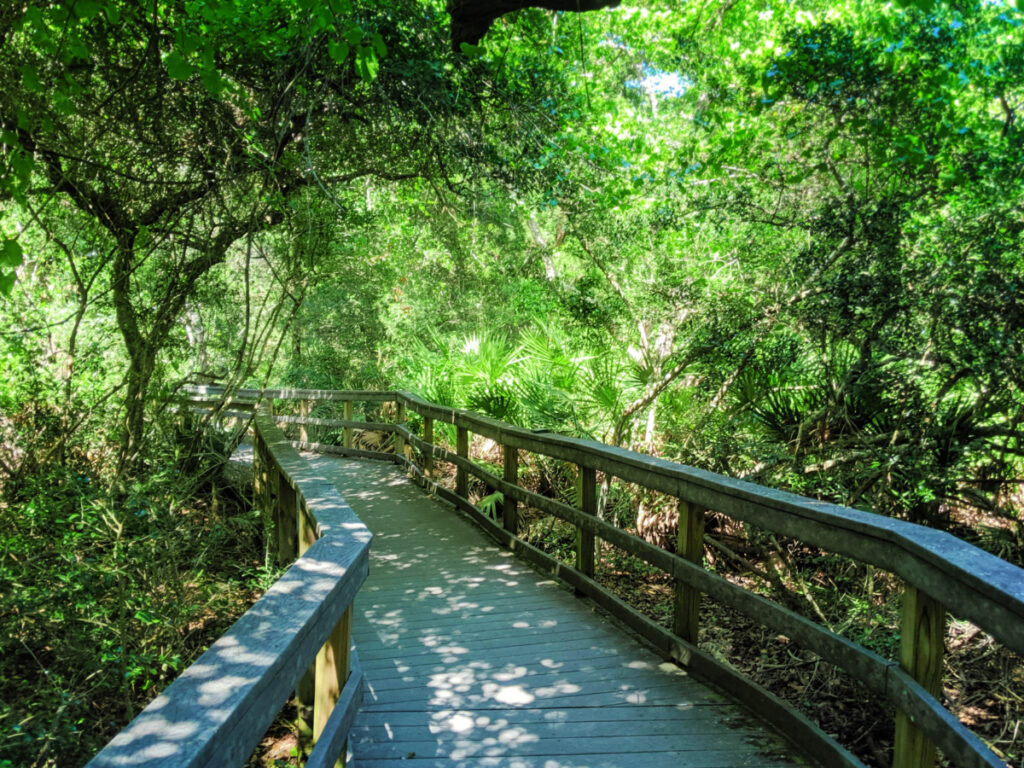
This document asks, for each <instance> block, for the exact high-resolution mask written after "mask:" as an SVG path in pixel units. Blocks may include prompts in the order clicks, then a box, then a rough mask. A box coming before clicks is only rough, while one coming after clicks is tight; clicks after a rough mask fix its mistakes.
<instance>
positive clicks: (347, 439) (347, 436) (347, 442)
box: [342, 400, 353, 448]
mask: <svg viewBox="0 0 1024 768" xmlns="http://www.w3.org/2000/svg"><path fill="white" fill-rule="evenodd" d="M344 406H345V421H352V401H351V400H346V401H345V402H344ZM352 434H353V429H352V427H345V432H344V439H343V441H342V445H344V446H345V447H346V448H351V447H352Z"/></svg>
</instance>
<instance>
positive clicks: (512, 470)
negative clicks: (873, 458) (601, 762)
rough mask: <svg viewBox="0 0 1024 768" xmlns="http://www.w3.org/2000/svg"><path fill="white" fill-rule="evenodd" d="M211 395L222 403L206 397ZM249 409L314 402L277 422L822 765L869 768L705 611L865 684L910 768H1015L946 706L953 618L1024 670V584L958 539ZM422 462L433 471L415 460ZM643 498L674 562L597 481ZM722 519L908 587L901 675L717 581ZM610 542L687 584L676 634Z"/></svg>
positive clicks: (440, 417) (283, 396)
mask: <svg viewBox="0 0 1024 768" xmlns="http://www.w3.org/2000/svg"><path fill="white" fill-rule="evenodd" d="M195 392H196V394H197V395H205V396H210V395H219V394H221V392H222V391H221V390H217V389H215V388H197V389H196V390H195ZM235 395H236V396H237V397H249V398H266V399H268V400H271V401H275V400H278V401H280V400H293V401H298V403H299V407H298V409H297V410H298V413H299V414H300V415H296V416H287V415H279V416H277V417H276V420H277V422H278V423H297V424H298V425H299V428H300V438H301V439H300V440H298V441H295V442H294V443H293V445H294V446H295V447H297V448H303V449H312V450H317V451H321V452H326V453H335V454H340V455H344V456H364V457H372V458H377V459H385V460H389V461H393V462H395V463H396V464H398V465H400V466H402V467H405V468H406V469H407V470H408V471H409V472H410V473H411V474H412V475H413V476H414V477H415V478H416V479H417V480H418V482H419V483H420V484H421V485H422V486H424V487H425V488H427V489H428V490H429V491H431V492H432V493H435V494H436V495H437V496H439V497H440V498H443V499H446V500H447V501H449V502H451V503H452V504H454V505H455V506H457V507H458V508H460V509H462V510H464V511H465V512H467V513H468V514H469V515H470V516H471V517H473V518H474V519H475V520H476V521H477V522H478V523H479V524H480V525H481V526H482V527H484V528H485V529H486V530H487V531H488V532H489V533H490V534H491V535H492V536H493V537H494V538H495V539H497V540H498V541H499V542H501V543H502V544H504V545H505V546H507V547H509V548H511V549H513V550H514V551H516V552H517V553H518V554H519V555H520V556H522V557H524V558H525V559H527V560H529V561H531V562H533V563H534V564H535V565H537V566H538V567H540V568H541V569H543V570H545V571H547V572H549V573H551V574H553V575H555V576H557V577H559V578H561V579H563V580H564V581H565V582H567V583H568V584H570V585H571V586H573V587H574V588H575V589H576V590H577V591H578V592H579V593H582V594H584V595H586V596H588V597H589V598H591V599H592V600H593V601H594V602H595V603H597V604H598V605H600V606H601V607H603V608H604V609H606V610H607V611H609V612H610V613H611V614H613V615H614V616H616V617H617V618H618V619H620V620H621V621H623V622H624V623H625V624H626V625H628V626H629V627H631V628H632V629H633V630H635V631H636V632H638V633H639V634H640V635H642V636H643V637H645V638H646V639H647V640H649V641H650V642H651V643H653V644H654V646H655V647H656V648H657V649H658V650H660V651H661V653H662V654H663V655H664V656H665V657H667V658H671V659H674V660H676V661H678V662H679V663H681V664H682V665H684V666H686V667H688V668H689V669H690V670H692V671H693V672H694V673H696V674H698V675H700V676H703V677H704V678H705V679H707V680H709V681H710V682H712V683H714V684H716V685H717V686H719V687H720V688H722V689H724V690H725V691H726V692H728V693H729V694H731V695H732V696H733V697H735V698H736V699H738V700H740V701H742V702H743V703H744V704H746V705H747V706H748V707H750V708H751V709H752V710H754V711H755V712H756V713H757V714H759V715H760V716H761V717H762V718H764V719H765V720H767V721H768V722H770V723H772V724H774V725H775V726H776V727H778V728H779V729H780V730H781V731H783V732H785V733H787V734H789V736H790V737H791V738H793V740H794V741H795V742H796V743H798V744H799V745H800V746H802V747H803V748H804V749H805V750H806V751H808V752H809V753H810V754H811V756H812V757H813V758H815V759H816V760H818V761H820V762H821V763H822V764H824V765H827V766H839V765H844V766H861V765H862V763H861V762H860V761H859V760H858V759H857V758H856V757H854V756H853V755H852V754H851V753H849V752H848V751H847V750H845V749H844V748H843V747H842V746H840V745H839V744H838V743H836V742H835V740H833V739H832V738H831V737H829V736H828V735H827V734H825V733H824V732H822V731H821V730H820V729H819V728H818V727H817V726H815V725H814V724H813V723H812V722H810V721H809V720H808V719H807V718H806V717H804V716H803V715H801V714H800V713H799V712H797V711H796V710H794V709H793V708H791V707H790V706H789V705H787V704H785V703H784V702H783V701H781V700H780V699H778V698H777V697H775V696H774V695H772V694H771V693H769V692H768V691H766V690H765V689H763V688H761V687H760V686H758V685H757V684H755V683H754V682H752V681H750V680H748V679H747V678H745V677H743V676H742V675H741V674H740V673H739V672H737V671H736V670H735V669H733V668H732V667H730V666H728V665H726V664H724V663H722V662H719V661H718V660H716V659H714V658H712V657H711V656H709V655H708V654H705V653H702V652H701V651H700V650H698V649H697V647H696V646H695V639H696V637H697V628H698V622H699V618H700V617H699V603H700V596H701V595H707V596H709V597H710V598H711V599H712V600H715V601H717V602H719V603H721V604H723V605H727V606H729V607H731V608H733V609H735V610H737V611H739V612H741V613H743V614H745V615H747V616H749V617H750V618H752V619H755V620H757V621H758V622H760V623H761V624H763V625H764V626H766V627H769V628H771V630H772V631H774V632H776V633H778V634H781V635H784V636H785V637H788V638H790V639H791V640H792V641H794V642H796V643H798V644H800V645H801V646H803V647H804V648H806V649H808V650H810V651H813V652H814V653H816V654H817V655H818V656H820V657H821V658H822V659H824V660H826V661H828V662H831V663H833V664H835V665H836V666H838V667H840V668H842V669H843V670H845V671H846V672H848V673H850V674H851V675H852V676H853V677H854V678H855V679H856V680H857V681H859V682H860V683H861V684H862V685H864V686H866V687H867V688H869V689H870V690H871V691H873V692H874V693H875V694H877V695H878V696H879V697H881V698H882V699H883V700H885V701H887V702H888V703H889V704H890V705H892V706H893V707H894V708H895V710H896V713H897V715H896V742H895V750H894V756H893V765H894V766H895V767H896V768H926V767H927V766H930V765H932V764H934V760H935V746H938V748H939V749H941V750H942V752H943V753H944V754H945V756H946V758H947V759H948V760H949V761H950V762H951V763H952V764H954V765H956V766H959V767H960V768H975V767H980V766H988V767H990V768H991V767H995V766H1003V765H1005V764H1004V763H1003V762H1002V761H1001V760H1000V759H999V757H998V756H997V755H996V754H994V753H993V752H992V751H991V750H990V749H989V748H988V747H986V746H985V744H984V743H983V742H982V741H981V740H980V739H979V738H978V737H977V736H976V735H975V734H973V733H972V732H971V731H970V730H969V729H968V728H967V727H966V726H964V725H963V724H962V723H961V722H960V721H959V720H958V719H957V718H956V717H954V716H953V715H952V714H951V713H950V712H949V711H948V710H947V709H945V707H943V706H942V704H941V703H940V702H939V701H938V699H937V695H938V694H939V691H940V683H941V669H942V654H943V646H944V636H945V620H946V615H947V612H948V613H950V614H953V615H955V616H958V617H962V618H964V619H968V620H970V621H971V622H973V623H974V624H976V625H978V626H979V627H981V628H982V629H983V630H984V631H986V632H988V633H989V634H990V635H992V636H993V637H994V638H995V639H996V640H997V641H999V642H1001V643H1003V644H1004V645H1006V646H1007V647H1009V648H1010V649H1012V650H1013V651H1015V652H1017V653H1020V654H1024V570H1021V569H1020V568H1017V567H1015V566H1013V565H1011V564H1009V563H1007V562H1005V561H1003V560H1000V559H999V558H997V557H995V556H993V555H990V554H988V553H986V552H984V551H982V550H980V549H978V548H977V547H974V546H972V545H970V544H968V543H966V542H964V541H961V540H960V539H957V538H955V537H954V536H951V535H949V534H947V533H943V532H941V531H937V530H934V529H930V528H926V527H923V526H919V525H914V524H911V523H907V522H904V521H900V520H894V519H891V518H887V517H883V516H880V515H875V514H871V513H867V512H862V511H859V510H855V509H850V508H847V507H841V506H837V505H834V504H829V503H826V502H822V501H815V500H813V499H807V498H803V497H800V496H797V495H795V494H791V493H786V492H783V491H777V490H773V489H770V488H763V487H761V486H758V485H754V484H752V483H747V482H742V481H739V480H734V479H731V478H728V477H724V476H722V475H717V474H714V473H711V472H705V471H702V470H699V469H694V468H692V467H687V466H682V465H680V464H676V463H673V462H670V461H665V460H662V459H658V458H653V457H650V456H644V455H641V454H638V453H634V452H632V451H627V450H623V449H620V448H614V447H610V446H607V445H603V444H600V443H596V442H593V441H589V440H580V439H575V438H570V437H565V436H562V435H557V434H552V433H549V432H544V431H541V432H536V431H531V430H528V429H522V428H519V427H514V426H511V425H509V424H505V423H503V422H500V421H496V420H494V419H490V418H487V417H484V416H480V415H478V414H474V413H470V412H467V411H462V410H458V409H453V408H448V407H443V406H439V405H436V404H434V403H429V402H427V401H425V400H423V399H421V398H419V397H416V396H415V395H412V394H409V393H407V392H367V391H348V392H341V391H331V390H283V389H277V390H265V391H262V392H259V391H255V390H243V391H240V392H237V393H235ZM316 401H335V402H340V403H342V404H343V408H344V411H343V415H344V418H343V419H315V418H309V417H308V414H309V413H310V412H311V405H312V404H313V403H315V402H316ZM360 401H363V402H371V403H384V402H390V403H394V404H395V405H394V406H393V407H392V409H393V418H394V420H393V421H392V422H383V421H380V422H373V423H368V422H366V421H356V420H353V418H352V413H353V409H352V403H353V402H360ZM410 412H413V413H416V414H418V415H419V416H420V417H421V418H422V422H421V424H422V435H417V434H413V432H412V431H411V430H410V429H409V428H408V426H407V425H406V417H407V415H408V414H409V413H410ZM437 423H445V424H451V425H454V426H455V428H456V446H455V447H456V449H455V451H454V452H453V451H451V450H449V449H447V448H444V447H442V446H440V445H437V444H435V442H434V438H433V434H434V427H435V424H437ZM311 429H333V430H341V432H342V441H341V442H342V444H341V445H330V444H324V443H318V442H316V441H312V440H310V439H309V435H308V432H309V430H311ZM366 429H370V430H375V431H379V432H386V433H389V434H391V435H393V436H394V438H393V440H394V445H393V452H391V453H388V452H383V451H378V450H367V449H365V448H357V447H355V445H354V440H353V434H354V431H355V430H366ZM471 433H475V434H478V435H482V436H485V437H487V438H490V439H491V440H493V441H495V442H496V443H497V444H499V445H500V446H501V447H502V451H503V454H504V462H503V463H504V467H503V475H502V476H501V477H499V476H497V475H496V474H494V473H491V472H489V471H487V470H486V469H483V468H481V467H480V466H478V465H477V464H476V463H475V462H473V461H472V460H470V458H469V444H470V434H471ZM521 451H530V452H533V453H536V454H540V455H543V456H548V457H552V458H555V459H559V460H563V461H566V462H571V463H572V464H575V465H577V466H578V468H579V473H580V474H579V476H580V480H581V483H582V493H581V494H580V498H581V502H582V503H581V509H576V508H574V507H572V506H570V505H568V504H565V503H562V502H560V501H557V500H555V499H551V498H547V497H545V496H541V495H538V494H536V493H533V492H531V491H528V490H526V489H525V488H523V487H521V486H520V485H518V466H519V458H520V452H521ZM415 454H418V457H419V460H418V461H415V460H413V456H414V455H415ZM438 460H440V461H446V462H450V463H451V464H453V465H454V466H455V467H456V480H455V489H454V490H450V489H448V488H445V487H444V486H442V485H439V484H438V483H436V482H435V481H434V479H433V476H434V462H436V461H438ZM598 472H601V473H604V474H605V475H606V476H608V477H616V478H619V479H620V480H623V481H626V482H630V483H635V484H637V485H639V486H642V487H644V488H648V489H651V490H654V491H658V492H660V493H664V494H669V495H671V496H674V497H676V498H677V499H679V501H680V516H679V534H678V541H677V546H676V551H677V552H678V553H679V554H673V553H670V552H668V551H666V550H664V549H662V548H660V547H656V546H654V545H652V544H649V543H648V542H646V541H644V540H643V539H640V538H638V537H636V536H633V535H631V534H629V533H627V532H626V531H624V530H622V529H620V528H618V527H616V526H614V525H612V524H611V523H609V522H606V521H604V520H601V519H599V518H598V517H597V516H596V515H595V512H596V504H597V492H596V488H597V473H598ZM469 476H473V477H476V478H478V479H479V480H481V481H483V482H484V483H485V484H486V485H487V486H488V487H490V488H491V489H494V490H496V491H500V492H501V493H502V494H503V504H502V510H501V516H500V520H492V519H491V517H490V516H488V515H486V514H484V513H483V511H482V510H480V509H479V508H478V507H477V506H475V505H474V504H473V503H471V502H470V500H469V490H468V488H469V485H468V478H469ZM518 503H522V504H527V505H529V506H531V507H534V508H536V509H538V510H541V511H543V512H545V513H547V514H550V515H553V516H555V517H557V518H560V519H561V520H564V521H566V522H568V523H570V524H572V525H573V526H575V527H576V530H577V537H576V558H575V564H574V565H567V564H566V563H564V562H561V561H560V560H557V559H556V558H554V557H552V556H551V555H549V554H547V553H545V552H543V551H541V550H540V549H538V548H536V547H534V546H531V545H530V544H528V543H527V542H525V541H523V540H522V539H521V538H519V536H518V535H517V534H518V531H517V530H516V521H517V514H516V505H517V504H518ZM709 510H714V511H716V512H718V513H721V514H724V515H727V516H729V517H732V518H735V519H738V520H741V521H744V522H747V523H751V524H754V525H756V526H759V527H760V528H763V529H766V530H769V531H773V532H775V533H778V534H781V535H784V536H788V537H791V538H793V539H797V540H799V541H801V542H804V543H805V544H808V545H811V546H814V547H817V548H820V549H822V550H826V551H829V552H833V553H836V554H839V555H843V556H845V557H849V558H852V559H854V560H856V561H859V562H861V563H864V564H870V565H872V566H876V567H879V568H882V569H885V570H887V571H890V572H891V573H893V574H895V575H896V576H898V577H899V578H900V579H902V581H903V583H904V599H903V616H902V626H901V627H900V643H901V645H900V654H899V655H900V658H899V661H898V662H897V661H892V660H889V659H886V658H883V657H882V656H880V655H878V654H876V653H874V652H872V651H870V650H868V649H867V648H864V647H862V646H860V645H858V644H857V643H855V642H853V641H851V640H850V639H848V638H845V637H843V636H841V635H838V634H836V633H834V632H831V631H830V630H828V629H826V628H825V627H823V626H821V625H819V624H817V623H816V622H813V621H810V620H808V619H807V618H805V617H803V616H801V615H799V614H797V613H795V612H794V611H791V610H789V609H787V608H785V607H782V606H780V605H777V604H776V603H774V602H772V601H770V600H768V599H766V598H764V597H762V596H760V595H757V594H754V593H753V592H750V591H748V590H745V589H743V588H741V587H738V586H736V585H734V584H732V583H731V582H729V581H727V580H726V579H723V578H722V577H720V576H717V575H715V574H713V573H710V572H708V571H706V570H705V569H704V568H703V567H702V566H701V543H702V540H703V530H704V518H705V515H706V513H707V511H709ZM597 539H601V540H603V541H605V542H607V543H608V544H610V545H612V546H614V547H617V548H619V549H621V550H623V551H625V552H627V553H629V554H630V555H633V556H635V557H638V558H640V559H642V560H644V561H646V562H647V563H649V564H650V565H653V566H655V567H657V568H659V569H661V570H663V571H664V572H666V573H668V574H670V575H671V577H672V578H673V579H674V582H675V585H676V587H675V591H676V597H675V612H674V618H673V622H672V630H671V631H670V630H668V629H666V628H664V627H662V626H661V625H659V624H658V623H657V622H655V621H653V620H651V619H649V618H648V617H647V616H645V615H643V614H642V613H640V612H639V611H637V610H636V609H635V608H633V607H632V606H630V605H629V604H627V603H625V602H624V601H622V600H620V599H619V598H618V597H616V596H614V595H613V594H611V593H610V592H609V591H608V590H606V589H605V588H604V587H602V586H601V585H600V584H599V583H598V582H597V581H596V580H595V579H594V566H595V562H594V551H595V540H597Z"/></svg>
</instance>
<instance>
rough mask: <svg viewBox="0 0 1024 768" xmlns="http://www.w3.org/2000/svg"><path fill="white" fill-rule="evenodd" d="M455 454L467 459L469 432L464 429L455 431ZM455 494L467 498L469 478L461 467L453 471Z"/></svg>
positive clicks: (459, 428) (460, 428)
mask: <svg viewBox="0 0 1024 768" xmlns="http://www.w3.org/2000/svg"><path fill="white" fill-rule="evenodd" d="M455 452H456V453H457V454H458V455H459V456H461V457H462V458H464V459H468V458H469V430H468V429H466V428H465V427H458V428H457V429H456V437H455ZM455 492H456V493H457V494H458V495H459V496H461V497H462V498H464V499H468V498H469V476H468V475H467V474H466V470H464V469H463V468H462V467H458V468H456V470H455Z"/></svg>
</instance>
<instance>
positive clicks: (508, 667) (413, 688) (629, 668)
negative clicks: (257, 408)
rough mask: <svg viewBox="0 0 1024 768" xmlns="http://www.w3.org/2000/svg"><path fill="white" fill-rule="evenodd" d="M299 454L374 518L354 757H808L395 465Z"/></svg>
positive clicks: (512, 760) (394, 761)
mask: <svg viewBox="0 0 1024 768" xmlns="http://www.w3.org/2000/svg"><path fill="white" fill-rule="evenodd" d="M309 458H310V461H311V462H312V463H313V465H314V466H315V467H316V468H317V469H318V470H319V471H320V472H322V473H323V474H324V475H325V476H326V477H329V478H330V479H331V480H332V481H333V482H334V483H335V484H336V485H337V487H338V489H339V490H340V491H341V492H342V494H343V495H344V496H345V498H346V500H347V501H348V502H349V503H350V504H351V505H352V507H353V508H354V509H355V511H356V513H357V514H358V515H359V517H360V518H361V519H362V520H363V521H364V522H365V523H366V524H367V525H368V526H369V527H370V528H371V530H373V532H374V534H375V539H374V542H373V548H372V550H371V558H372V559H371V566H370V577H369V579H368V580H367V582H366V584H365V585H364V587H363V590H362V591H361V592H360V594H359V596H358V598H357V600H356V616H355V622H354V626H353V633H354V637H355V643H356V646H357V647H358V649H359V658H360V660H361V662H362V665H363V669H364V672H365V674H366V685H367V689H366V693H365V695H364V699H363V708H362V710H361V712H360V713H359V715H358V717H357V719H356V724H355V727H354V728H353V730H352V735H351V742H350V754H351V758H352V762H351V764H352V765H353V766H355V768H376V766H385V765H389V766H390V765H394V766H396V767H397V766H407V767H408V768H423V767H424V766H433V765H444V766H466V767H467V768H469V767H472V768H484V767H485V766H507V767H508V768H518V767H520V766H521V767H522V768H526V767H527V766H529V768H534V767H537V768H569V767H570V766H592V767H597V766H638V767H640V768H646V767H647V766H650V767H651V768H656V767H659V766H666V767H667V766H673V767H674V768H731V767H733V766H764V767H765V768H767V767H768V766H771V767H773V768H776V767H779V766H792V765H804V764H806V763H805V762H804V761H803V760H802V759H800V758H797V757H795V756H794V755H793V753H792V749H791V748H789V747H788V746H787V745H786V744H785V743H784V742H783V741H782V740H781V739H780V738H778V737H776V736H774V735H772V734H771V733H770V732H769V731H768V730H767V729H765V728H764V727H763V726H761V725H760V724H759V723H756V722H754V721H751V720H750V719H749V718H748V717H746V716H745V715H744V713H743V712H742V710H741V709H739V708H738V707H737V706H735V705H733V704H731V703H729V702H727V701H726V700H724V699H723V698H722V697H720V696H719V695H717V694H716V693H714V692H712V691H711V690H709V689H708V688H706V687H704V686H703V685H701V684H700V683H698V682H696V681H694V680H693V679H692V678H691V677H689V676H688V675H687V674H686V673H685V672H683V671H681V670H679V669H678V668H677V667H676V666H674V665H672V664H666V663H663V662H662V661H661V660H660V659H659V658H658V657H657V656H655V655H654V654H653V653H651V652H650V651H648V650H647V649H646V648H644V647H642V646H641V645H640V644H639V643H638V642H637V641H636V640H635V639H634V638H633V637H631V636H630V635H628V634H627V633H625V632H624V631H622V630H620V629H619V628H618V627H616V626H615V625H614V624H612V623H611V622H609V621H607V620H605V619H604V618H603V617H602V616H600V615H599V614H597V613H595V612H594V611H593V610H592V609H591V608H590V607H589V605H588V603H587V602H585V601H582V600H579V599H577V598H575V597H574V596H573V595H572V594H571V593H570V592H569V591H568V590H566V589H564V588H563V587H561V586H560V585H558V584H556V583H555V582H553V581H551V580H549V579H547V578H545V577H543V576H541V575H539V574H538V573H537V572H535V571H533V570H532V569H530V568H529V567H528V566H526V565H525V564H523V563H521V562H519V561H518V560H516V558H515V557H514V556H513V555H512V554H511V553H510V552H507V551H504V550H501V549H499V548H498V547H497V546H495V545H494V544H493V543H492V542H491V540H490V539H488V538H487V537H486V536H485V535H484V534H483V533H482V532H481V531H480V530H479V529H478V528H476V527H475V526H474V525H473V524H472V523H470V522H469V521H467V520H465V519H464V518H462V517H460V516H459V515H458V514H456V513H455V512H453V511H452V510H451V509H449V508H448V507H446V506H443V505H441V504H439V503H438V502H436V501H434V500H432V499H430V498H428V497H427V496H425V495H424V494H423V493H422V491H421V490H420V489H419V488H418V487H417V486H416V485H414V484H413V483H411V482H410V481H408V480H407V479H405V478H404V476H402V475H401V473H400V472H399V471H398V470H396V469H395V468H394V467H392V466H390V465H386V464H381V463H378V462H372V461H359V460H352V459H336V458H330V457H326V456H317V455H311V456H309Z"/></svg>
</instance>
